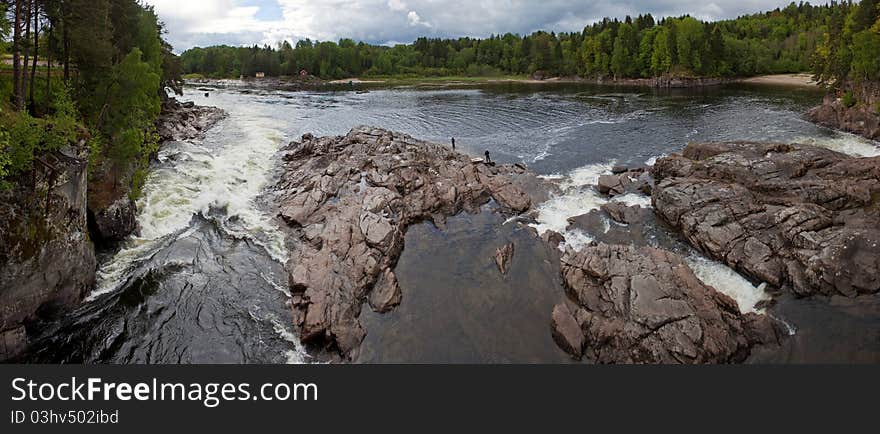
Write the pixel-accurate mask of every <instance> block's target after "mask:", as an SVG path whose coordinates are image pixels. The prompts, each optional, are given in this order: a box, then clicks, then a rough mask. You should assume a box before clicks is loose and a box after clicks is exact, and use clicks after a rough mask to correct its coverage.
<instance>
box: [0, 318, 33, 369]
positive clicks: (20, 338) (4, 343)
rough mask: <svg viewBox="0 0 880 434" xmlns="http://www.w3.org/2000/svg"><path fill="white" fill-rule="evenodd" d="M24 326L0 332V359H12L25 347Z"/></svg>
mask: <svg viewBox="0 0 880 434" xmlns="http://www.w3.org/2000/svg"><path fill="white" fill-rule="evenodd" d="M27 344H28V341H27V333H26V331H25V328H24V326H21V327H18V328H15V329H12V330H6V331H2V332H0V361H3V360H13V359H15V358H16V357H18V356H20V355H21V354H22V353H24V351H25V350H26V349H27Z"/></svg>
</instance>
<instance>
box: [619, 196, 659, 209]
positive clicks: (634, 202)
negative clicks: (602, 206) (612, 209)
mask: <svg viewBox="0 0 880 434" xmlns="http://www.w3.org/2000/svg"><path fill="white" fill-rule="evenodd" d="M611 201H612V202H620V203H623V204H625V205H626V206H640V207H642V208H648V209H650V208H652V207H653V206H654V205H653V204H652V203H651V198H650V197H649V196H645V195H644V194H638V193H629V194H624V195H622V196H615V197H614V198H613V199H611Z"/></svg>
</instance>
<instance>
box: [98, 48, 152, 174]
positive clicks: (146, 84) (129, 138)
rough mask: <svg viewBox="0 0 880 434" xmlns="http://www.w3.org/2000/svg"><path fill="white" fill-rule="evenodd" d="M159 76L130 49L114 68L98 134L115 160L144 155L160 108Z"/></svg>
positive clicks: (132, 158) (134, 50) (137, 50)
mask: <svg viewBox="0 0 880 434" xmlns="http://www.w3.org/2000/svg"><path fill="white" fill-rule="evenodd" d="M159 82H160V75H159V73H158V72H157V71H156V69H154V66H153V65H150V64H149V63H146V62H144V61H143V58H142V53H141V51H140V49H139V48H134V49H132V51H131V52H130V53H129V54H128V55H127V56H125V58H124V59H123V60H122V63H120V64H119V65H117V66H116V67H115V68H114V78H113V83H112V85H111V86H110V88H109V90H108V94H107V100H108V106H109V107H112V110H108V111H106V114H105V117H106V121H105V123H104V125H103V128H102V133H103V134H104V135H105V136H106V137H108V138H109V145H110V149H109V150H108V151H109V152H108V155H109V156H110V158H112V159H113V160H115V161H116V162H117V163H124V162H128V161H136V160H137V159H138V157H139V156H141V155H143V154H145V152H144V151H145V149H146V148H145V147H144V144H145V142H146V139H147V136H148V134H149V133H150V132H151V131H152V129H153V128H154V127H153V122H154V120H155V119H156V117H157V116H158V115H159V111H160V110H161V102H160V100H159V97H158V90H159Z"/></svg>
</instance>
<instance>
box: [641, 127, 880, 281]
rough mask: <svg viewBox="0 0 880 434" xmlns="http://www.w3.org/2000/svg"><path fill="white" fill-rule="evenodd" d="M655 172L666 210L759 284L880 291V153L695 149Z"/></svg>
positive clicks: (657, 196) (699, 243)
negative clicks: (863, 155) (857, 155)
mask: <svg viewBox="0 0 880 434" xmlns="http://www.w3.org/2000/svg"><path fill="white" fill-rule="evenodd" d="M654 176H655V178H656V179H657V183H656V185H655V188H654V194H653V202H654V207H655V210H656V213H657V214H658V215H659V216H660V217H661V218H662V219H663V220H665V221H666V222H668V223H669V224H670V225H672V226H673V227H674V228H676V229H677V230H679V231H681V233H682V234H683V235H684V237H685V238H686V239H687V241H688V242H689V243H690V244H691V245H693V246H695V247H696V248H698V249H699V250H701V251H703V252H704V253H706V254H707V255H710V256H712V257H714V258H716V259H718V260H719V261H722V262H725V263H727V264H728V265H730V266H731V267H733V268H734V269H736V270H737V271H739V272H740V273H743V274H745V275H747V276H748V277H750V278H752V279H753V280H755V281H760V282H767V283H768V284H770V285H773V286H775V287H779V288H787V289H790V290H791V291H793V292H794V293H796V294H797V295H801V296H805V295H811V294H842V295H847V296H854V295H858V294H870V293H877V292H878V291H880V157H875V158H855V157H849V156H847V155H843V154H840V153H837V152H833V151H830V150H827V149H823V148H818V147H813V146H806V145H784V144H765V143H720V144H719V143H715V144H692V145H689V146H688V147H687V148H686V149H685V151H684V153H683V155H673V156H671V157H668V158H664V159H661V160H660V161H658V163H657V165H656V166H655V168H654Z"/></svg>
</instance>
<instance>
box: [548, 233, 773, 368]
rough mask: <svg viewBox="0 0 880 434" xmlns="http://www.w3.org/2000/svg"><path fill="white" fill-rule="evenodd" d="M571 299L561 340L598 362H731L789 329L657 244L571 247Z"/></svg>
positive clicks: (561, 316)
mask: <svg viewBox="0 0 880 434" xmlns="http://www.w3.org/2000/svg"><path fill="white" fill-rule="evenodd" d="M562 276H563V281H564V286H565V288H566V290H567V291H568V293H569V298H570V299H569V300H567V301H566V302H565V303H563V304H560V305H558V306H557V307H556V308H555V309H554V311H553V315H552V331H553V336H554V338H555V339H556V341H557V343H558V344H559V345H560V347H562V348H563V349H565V350H566V351H567V352H569V353H570V354H571V355H572V356H573V357H576V358H580V357H581V355H586V356H587V357H588V358H589V359H590V360H591V361H595V362H598V363H687V364H690V363H731V362H741V361H743V360H745V359H746V357H748V355H749V353H750V351H751V348H752V347H753V346H754V345H757V344H776V343H777V342H778V336H780V335H781V334H780V333H779V332H778V331H777V330H776V328H775V327H774V325H773V323H772V322H771V321H770V320H769V319H768V318H767V317H766V316H763V315H756V314H745V315H743V314H742V313H740V311H739V308H738V307H737V305H736V302H734V301H733V300H732V299H731V298H729V297H728V296H726V295H724V294H722V293H720V292H718V291H716V290H715V288H712V287H710V286H707V285H705V284H703V283H702V282H701V281H700V280H699V279H698V278H697V277H696V276H695V275H694V273H693V271H691V269H690V267H689V266H688V265H687V264H686V263H685V261H684V259H683V258H682V257H681V256H679V255H677V254H675V253H672V252H668V251H664V250H659V249H655V248H651V247H643V248H635V247H633V246H623V245H607V244H600V245H598V246H592V247H587V248H585V249H584V250H583V251H581V252H576V251H574V250H572V249H568V250H567V251H566V253H565V255H563V257H562Z"/></svg>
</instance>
